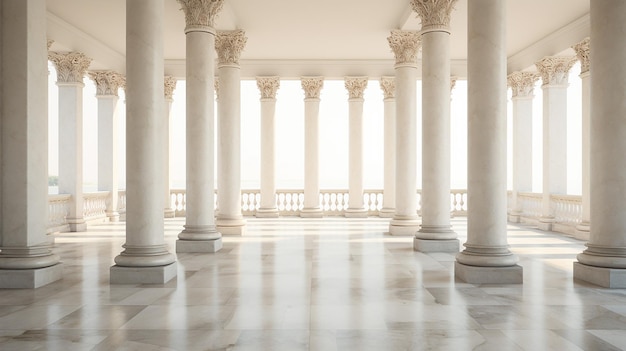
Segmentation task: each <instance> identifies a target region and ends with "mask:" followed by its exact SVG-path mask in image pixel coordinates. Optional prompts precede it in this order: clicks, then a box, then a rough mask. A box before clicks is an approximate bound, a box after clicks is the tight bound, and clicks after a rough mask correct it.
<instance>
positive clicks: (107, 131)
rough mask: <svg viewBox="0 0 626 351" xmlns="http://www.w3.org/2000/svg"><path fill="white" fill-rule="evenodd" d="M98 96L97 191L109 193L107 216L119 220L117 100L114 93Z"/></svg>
mask: <svg viewBox="0 0 626 351" xmlns="http://www.w3.org/2000/svg"><path fill="white" fill-rule="evenodd" d="M97 98H98V191H108V192H109V193H110V195H109V196H110V198H109V203H108V204H107V217H109V220H110V221H112V222H117V221H118V220H119V217H120V215H119V213H118V212H117V197H118V195H117V194H118V185H117V140H118V135H117V113H116V110H117V102H118V100H119V98H118V97H117V96H115V95H105V96H97Z"/></svg>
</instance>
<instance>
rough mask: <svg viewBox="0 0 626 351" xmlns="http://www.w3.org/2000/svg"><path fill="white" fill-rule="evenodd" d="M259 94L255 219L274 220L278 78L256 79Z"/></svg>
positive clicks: (276, 213)
mask: <svg viewBox="0 0 626 351" xmlns="http://www.w3.org/2000/svg"><path fill="white" fill-rule="evenodd" d="M256 85H257V87H258V88H259V91H260V92H261V145H260V148H261V168H260V169H261V206H260V208H259V209H258V210H257V211H256V217H259V218H276V217H278V209H277V208H276V146H275V142H276V139H275V138H276V136H275V134H276V127H275V114H276V91H277V90H278V88H279V87H280V78H279V77H257V78H256Z"/></svg>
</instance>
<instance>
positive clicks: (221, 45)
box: [215, 29, 248, 64]
mask: <svg viewBox="0 0 626 351" xmlns="http://www.w3.org/2000/svg"><path fill="white" fill-rule="evenodd" d="M247 41H248V38H246V32H244V31H243V30H241V29H238V30H234V31H228V32H221V31H220V32H217V36H216V37H215V50H217V57H218V59H219V63H220V64H228V63H231V64H239V56H240V55H241V52H242V51H243V48H244V47H245V46H246V42H247Z"/></svg>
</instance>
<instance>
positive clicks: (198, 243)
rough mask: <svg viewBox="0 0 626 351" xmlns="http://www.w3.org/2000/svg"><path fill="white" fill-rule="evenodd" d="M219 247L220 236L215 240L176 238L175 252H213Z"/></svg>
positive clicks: (220, 246)
mask: <svg viewBox="0 0 626 351" xmlns="http://www.w3.org/2000/svg"><path fill="white" fill-rule="evenodd" d="M221 249H222V239H221V238H220V239H216V240H176V252H186V253H203V252H206V253H214V252H218V251H219V250H221Z"/></svg>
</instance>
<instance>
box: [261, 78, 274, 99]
mask: <svg viewBox="0 0 626 351" xmlns="http://www.w3.org/2000/svg"><path fill="white" fill-rule="evenodd" d="M256 86H257V87H258V88H259V91H261V99H275V98H276V91H278V88H279V87H280V78H279V77H257V78H256Z"/></svg>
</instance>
